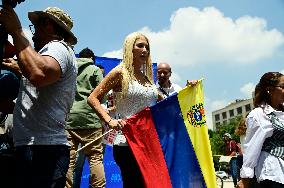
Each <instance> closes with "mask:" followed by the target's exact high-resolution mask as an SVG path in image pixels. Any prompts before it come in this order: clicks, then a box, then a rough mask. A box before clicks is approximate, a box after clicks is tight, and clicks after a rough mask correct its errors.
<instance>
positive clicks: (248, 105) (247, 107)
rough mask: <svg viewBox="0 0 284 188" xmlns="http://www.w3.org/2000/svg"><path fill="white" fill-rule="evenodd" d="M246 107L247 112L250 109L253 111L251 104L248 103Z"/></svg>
mask: <svg viewBox="0 0 284 188" xmlns="http://www.w3.org/2000/svg"><path fill="white" fill-rule="evenodd" d="M245 108H246V112H249V111H251V107H250V104H247V105H246V106H245Z"/></svg>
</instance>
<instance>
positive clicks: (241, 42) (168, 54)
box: [141, 7, 284, 66]
mask: <svg viewBox="0 0 284 188" xmlns="http://www.w3.org/2000/svg"><path fill="white" fill-rule="evenodd" d="M170 22H171V23H170V26H169V28H168V29H165V30H163V31H158V32H153V31H151V29H150V28H148V27H144V28H142V29H141V31H142V32H143V33H145V34H146V35H147V36H148V37H149V38H150V40H151V49H152V54H154V56H155V58H156V59H157V60H158V61H167V62H175V64H178V65H183V66H188V65H190V64H191V65H192V64H197V63H210V62H214V63H216V62H219V63H254V62H256V61H258V60H260V59H263V58H267V57H271V56H273V54H274V53H275V52H276V50H277V49H278V47H280V46H281V45H283V44H284V37H283V35H282V34H281V33H280V32H279V31H277V30H276V29H272V30H268V29H267V27H266V21H265V20H264V19H262V18H257V17H250V16H244V17H240V18H238V19H236V20H233V19H231V18H229V17H225V16H224V15H223V13H222V12H220V11H219V10H218V9H216V8H214V7H207V8H204V9H203V10H199V9H197V8H193V7H187V8H181V9H178V10H177V11H176V12H175V13H174V14H173V15H172V16H171V19H170Z"/></svg>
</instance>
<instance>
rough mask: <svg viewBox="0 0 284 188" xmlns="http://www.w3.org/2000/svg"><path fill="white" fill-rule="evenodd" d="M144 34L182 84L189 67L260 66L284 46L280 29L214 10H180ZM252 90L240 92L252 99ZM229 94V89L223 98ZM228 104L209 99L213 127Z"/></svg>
mask: <svg viewBox="0 0 284 188" xmlns="http://www.w3.org/2000/svg"><path fill="white" fill-rule="evenodd" d="M140 32H142V33H144V34H145V35H146V36H147V37H148V38H149V39H150V45H151V54H152V59H153V61H154V62H168V63H170V64H171V66H172V69H173V70H174V71H173V72H175V73H179V74H176V75H173V76H172V78H171V79H172V81H174V82H179V83H180V84H183V82H185V81H186V79H188V73H187V72H186V71H184V70H185V68H187V67H191V66H193V65H194V66H195V65H198V64H200V65H201V64H202V65H206V64H212V63H214V66H216V67H220V69H222V66H224V65H225V64H234V65H237V66H247V65H248V64H257V63H258V62H261V61H263V60H265V59H266V58H272V57H274V56H275V54H276V53H277V52H278V50H280V47H283V46H284V36H283V34H282V33H281V32H279V31H278V30H276V29H268V28H267V23H266V20H265V19H263V18H259V17H251V16H243V17H239V18H237V19H232V18H230V17H226V16H224V14H223V13H222V12H221V11H220V10H218V9H216V8H214V7H207V8H204V9H202V10H200V9H197V8H194V7H186V8H180V9H178V10H177V11H175V12H174V13H173V14H172V16H171V18H170V24H169V26H168V27H165V28H164V29H163V30H160V31H152V30H151V28H149V27H147V26H145V27H143V28H141V29H140ZM121 53H122V50H121V49H120V50H115V51H112V52H107V53H105V54H104V56H107V57H116V58H121V57H122V55H121ZM282 72H284V70H282ZM252 87H253V84H248V85H244V86H243V87H242V88H241V90H240V91H241V92H242V93H243V94H244V95H246V96H249V93H250V91H251V89H252ZM226 95H227V91H226V90H225V91H224V93H223V95H222V96H226ZM250 96H251V94H250ZM227 104H228V102H227V101H226V100H225V99H224V100H216V101H210V100H209V102H208V104H207V105H206V104H205V105H206V106H207V107H206V111H207V113H206V116H207V122H208V126H212V118H211V113H212V111H214V110H217V109H220V108H223V107H225V106H226V105H227ZM210 123H211V124H210Z"/></svg>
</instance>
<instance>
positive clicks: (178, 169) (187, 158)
mask: <svg viewBox="0 0 284 188" xmlns="http://www.w3.org/2000/svg"><path fill="white" fill-rule="evenodd" d="M123 133H124V135H125V136H126V139H127V141H128V144H129V146H130V148H131V150H132V152H133V154H134V156H135V158H136V160H137V162H138V164H139V167H140V170H141V172H142V175H143V178H144V184H145V187H147V188H158V187H163V188H170V187H173V188H191V187H192V188H198V187H208V188H215V187H216V176H215V170H214V165H213V157H212V152H211V146H210V142H209V136H208V127H207V125H206V118H205V111H204V94H203V86H202V81H199V82H198V83H197V85H195V86H193V87H185V88H184V89H183V90H181V91H180V92H179V93H177V94H175V95H172V96H170V97H168V98H166V99H165V100H163V101H161V102H159V103H157V104H156V105H154V106H151V107H147V108H146V109H144V110H142V111H141V112H139V113H137V114H135V115H134V116H132V117H131V118H129V119H127V125H126V126H125V127H124V129H123Z"/></svg>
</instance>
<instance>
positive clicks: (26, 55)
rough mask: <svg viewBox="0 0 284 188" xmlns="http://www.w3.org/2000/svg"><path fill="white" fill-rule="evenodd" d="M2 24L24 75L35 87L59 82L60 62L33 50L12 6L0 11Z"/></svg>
mask: <svg viewBox="0 0 284 188" xmlns="http://www.w3.org/2000/svg"><path fill="white" fill-rule="evenodd" d="M0 22H1V24H3V25H4V27H5V29H6V31H7V32H8V33H9V34H10V35H11V36H12V38H13V41H14V46H15V48H16V55H17V57H18V61H19V67H20V69H21V71H22V74H23V75H24V76H25V77H26V78H27V79H29V80H30V82H31V83H32V84H33V85H34V86H36V87H41V86H45V85H48V84H51V83H53V82H55V81H57V80H59V78H60V76H61V69H60V66H59V64H58V62H57V61H56V60H55V59H54V58H52V57H50V56H41V55H40V54H39V53H38V52H36V51H35V50H34V49H33V48H32V46H31V44H30V43H29V41H28V39H27V38H26V36H25V34H24V32H23V29H22V26H21V23H20V20H19V18H18V16H17V14H16V13H15V11H14V10H13V9H12V8H11V6H4V8H3V9H2V10H1V11H0Z"/></svg>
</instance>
